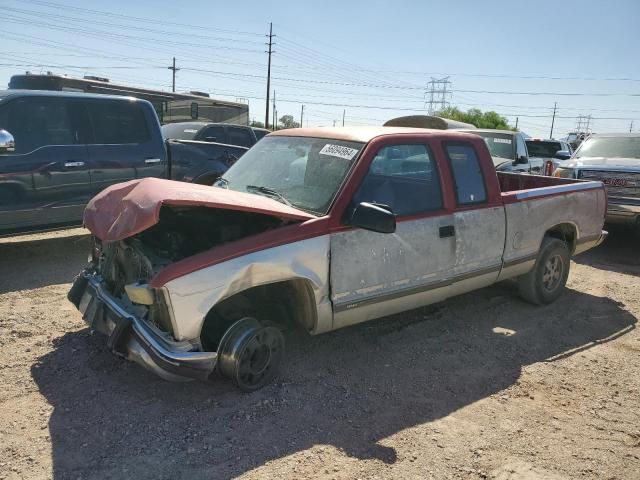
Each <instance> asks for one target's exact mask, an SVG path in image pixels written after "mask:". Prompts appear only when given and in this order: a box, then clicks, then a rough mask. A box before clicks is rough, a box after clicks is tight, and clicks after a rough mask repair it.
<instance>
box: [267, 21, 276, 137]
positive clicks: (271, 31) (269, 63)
mask: <svg viewBox="0 0 640 480" xmlns="http://www.w3.org/2000/svg"><path fill="white" fill-rule="evenodd" d="M267 36H268V37H269V43H267V44H266V45H267V46H268V47H269V50H267V53H268V54H269V60H268V63H267V102H266V103H265V111H264V128H269V92H270V91H271V54H272V53H274V52H273V50H272V47H273V45H274V43H273V37H274V35H273V23H269V35H267ZM274 97H275V93H274ZM274 105H275V98H274ZM274 110H275V107H274Z"/></svg>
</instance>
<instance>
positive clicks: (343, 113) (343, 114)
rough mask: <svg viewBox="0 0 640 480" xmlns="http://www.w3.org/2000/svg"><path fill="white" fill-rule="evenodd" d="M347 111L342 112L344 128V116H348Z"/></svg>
mask: <svg viewBox="0 0 640 480" xmlns="http://www.w3.org/2000/svg"><path fill="white" fill-rule="evenodd" d="M346 113H347V110H346V109H345V110H342V126H343V127H344V116H345V115H346Z"/></svg>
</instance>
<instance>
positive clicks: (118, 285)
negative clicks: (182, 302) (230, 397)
mask: <svg viewBox="0 0 640 480" xmlns="http://www.w3.org/2000/svg"><path fill="white" fill-rule="evenodd" d="M152 275H153V266H152V264H151V262H150V261H149V259H148V258H147V257H146V256H145V255H143V254H142V253H140V252H138V251H137V250H136V248H135V247H133V246H131V245H129V244H127V243H125V242H113V243H110V244H108V245H107V246H106V248H104V249H103V248H101V245H100V242H99V241H97V240H96V241H95V245H94V248H93V252H92V259H91V263H90V265H89V266H88V267H87V268H86V269H85V270H84V271H83V272H81V273H80V275H78V277H76V280H75V282H74V283H73V286H72V287H71V290H70V291H69V294H68V298H69V300H70V301H71V302H72V303H73V304H74V305H75V306H76V308H78V310H79V311H80V312H81V313H82V315H83V318H84V320H85V322H87V324H88V325H89V327H90V328H91V329H92V330H94V331H97V332H100V333H102V334H104V335H107V346H108V348H109V349H110V350H111V351H112V352H113V353H115V354H117V355H119V356H122V357H124V358H127V359H128V360H131V361H134V362H136V363H138V364H140V365H142V366H144V367H145V368H147V369H149V370H151V371H153V372H155V373H156V374H157V375H159V376H160V377H162V378H164V379H166V380H171V381H180V380H187V379H199V380H206V379H208V378H209V376H210V375H211V373H212V372H213V370H214V369H215V366H216V362H217V354H216V352H205V351H202V349H201V345H200V344H199V342H198V341H176V340H175V339H174V338H173V335H172V332H173V319H172V312H171V308H170V300H169V297H168V295H167V294H166V291H165V290H164V289H162V288H160V289H153V288H150V287H149V286H148V284H147V283H146V281H148V280H149V279H150V278H151V276H152Z"/></svg>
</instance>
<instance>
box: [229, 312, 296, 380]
mask: <svg viewBox="0 0 640 480" xmlns="http://www.w3.org/2000/svg"><path fill="white" fill-rule="evenodd" d="M283 356H284V335H283V334H282V332H281V331H280V329H279V328H278V327H277V326H275V325H273V324H261V323H260V322H258V321H257V320H256V319H254V318H250V317H246V318H243V319H241V320H238V321H237V322H236V323H234V324H233V325H232V326H231V327H230V328H229V329H228V330H227V332H226V333H225V334H224V336H223V338H222V340H221V341H220V347H219V350H218V368H219V369H220V373H221V374H222V375H224V376H225V377H227V378H230V379H231V380H233V382H234V383H235V384H236V385H237V386H238V388H240V389H241V390H244V391H245V392H252V391H254V390H258V389H260V388H262V387H264V386H265V385H267V384H268V383H269V382H271V380H273V379H274V378H275V376H276V375H277V374H278V372H279V370H280V364H281V363H282V358H283Z"/></svg>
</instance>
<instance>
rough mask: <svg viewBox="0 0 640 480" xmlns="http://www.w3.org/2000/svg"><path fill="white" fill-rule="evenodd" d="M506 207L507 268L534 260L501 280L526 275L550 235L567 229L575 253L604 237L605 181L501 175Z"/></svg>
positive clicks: (512, 270) (515, 174)
mask: <svg viewBox="0 0 640 480" xmlns="http://www.w3.org/2000/svg"><path fill="white" fill-rule="evenodd" d="M497 175H498V183H499V184H500V193H501V196H502V202H503V204H504V208H505V215H506V220H507V222H506V224H507V232H506V239H507V241H506V242H505V249H504V256H503V260H504V262H505V265H509V264H510V263H513V262H517V261H522V259H526V258H529V259H530V261H531V262H530V264H527V263H524V264H521V265H519V266H516V267H513V268H511V269H509V268H505V270H506V271H504V272H503V274H501V278H506V277H507V276H515V275H517V274H522V273H525V272H526V271H527V268H530V267H531V265H532V262H533V261H534V260H535V258H537V255H538V250H539V248H540V245H541V242H542V236H543V235H544V232H546V231H548V230H549V229H551V228H554V227H555V226H557V225H563V231H565V233H566V235H565V236H566V239H567V240H568V241H570V242H571V244H572V245H573V251H572V252H571V253H572V254H577V253H580V252H582V251H584V250H587V249H589V248H591V247H593V246H594V245H597V244H598V243H599V242H600V241H601V238H602V222H601V221H594V219H604V212H605V211H606V206H607V198H606V193H605V190H604V185H603V184H602V182H593V181H585V180H576V179H571V178H557V177H545V176H540V175H526V174H517V173H507V172H497Z"/></svg>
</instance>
